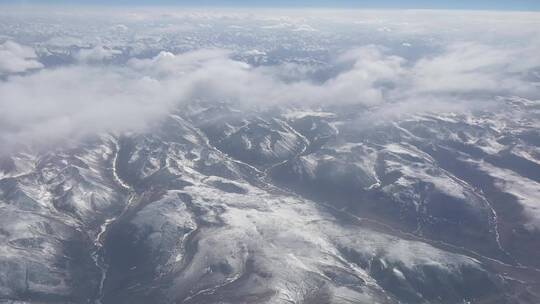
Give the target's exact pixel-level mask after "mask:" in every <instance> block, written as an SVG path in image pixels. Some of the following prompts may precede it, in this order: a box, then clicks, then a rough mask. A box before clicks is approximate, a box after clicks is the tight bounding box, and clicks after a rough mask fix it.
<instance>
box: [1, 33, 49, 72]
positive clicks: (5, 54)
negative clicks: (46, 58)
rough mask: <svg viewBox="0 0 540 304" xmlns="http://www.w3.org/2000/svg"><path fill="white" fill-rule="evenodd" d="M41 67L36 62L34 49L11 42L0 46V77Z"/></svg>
mask: <svg viewBox="0 0 540 304" xmlns="http://www.w3.org/2000/svg"><path fill="white" fill-rule="evenodd" d="M42 67H43V65H42V64H41V63H40V62H39V61H37V56H36V53H35V51H34V49H32V48H30V47H26V46H22V45H19V44H17V43H15V42H13V41H6V42H4V43H3V44H0V76H1V75H2V74H10V73H20V72H25V71H27V70H31V69H40V68H42Z"/></svg>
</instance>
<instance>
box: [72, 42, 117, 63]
mask: <svg viewBox="0 0 540 304" xmlns="http://www.w3.org/2000/svg"><path fill="white" fill-rule="evenodd" d="M120 54H122V51H120V50H115V49H110V48H106V47H103V46H100V45H98V46H95V47H93V48H90V49H80V50H79V51H78V52H77V53H76V54H75V55H74V57H75V59H77V60H78V61H80V62H86V63H93V62H94V63H95V62H101V61H104V60H110V59H112V58H113V57H114V56H116V55H120Z"/></svg>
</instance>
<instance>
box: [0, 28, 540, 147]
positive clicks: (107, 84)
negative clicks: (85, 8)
mask: <svg viewBox="0 0 540 304" xmlns="http://www.w3.org/2000/svg"><path fill="white" fill-rule="evenodd" d="M215 31H217V32H215ZM212 32H215V33H216V34H219V33H220V31H219V30H215V29H213V30H212ZM319 34H320V33H318V32H317V34H313V35H319ZM310 35H311V34H310ZM321 35H322V34H321ZM422 35H424V34H422ZM518 36H519V35H518ZM405 37H408V36H403V38H405ZM216 39H217V38H216ZM306 39H308V38H306ZM520 39H522V37H520ZM402 40H404V39H402ZM537 41H538V40H536V39H535V38H534V37H533V36H530V41H529V43H527V44H503V43H487V42H483V41H473V40H467V41H462V40H456V41H448V42H446V43H445V44H444V46H442V47H440V49H439V50H438V51H437V52H436V53H433V52H432V53H423V52H419V54H420V55H419V56H418V58H415V59H411V58H408V57H407V56H404V55H402V54H399V52H398V51H397V49H395V48H396V47H395V46H388V45H385V44H384V43H380V44H368V45H363V46H355V45H347V46H345V47H344V48H342V50H341V51H339V52H335V53H332V54H331V55H332V56H331V57H330V59H329V60H328V62H326V63H325V64H324V65H323V69H326V70H330V71H332V73H330V74H329V75H330V76H328V77H326V78H324V80H323V81H320V80H317V79H314V78H313V77H312V76H310V74H309V73H305V74H303V73H302V72H298V71H311V70H312V69H313V67H307V65H306V64H305V63H302V62H301V61H297V62H280V63H277V64H273V65H265V66H258V65H252V64H249V63H247V62H248V61H245V60H242V59H239V58H238V56H237V55H238V54H246V53H247V52H246V51H245V50H241V49H240V50H234V49H229V50H227V49H222V48H212V49H208V48H201V49H196V50H192V51H177V52H172V51H160V52H158V53H157V55H153V56H149V57H142V58H137V57H133V58H129V57H132V56H129V53H126V51H125V49H126V48H124V50H123V51H120V50H119V48H113V47H110V46H105V45H104V44H103V43H102V42H100V43H96V45H95V46H92V47H85V48H83V49H80V50H78V51H76V52H74V53H73V55H72V56H73V58H74V59H75V63H73V64H69V65H61V66H59V67H55V68H45V69H41V70H38V69H40V68H42V67H43V64H42V63H40V62H39V61H38V58H37V55H36V52H35V51H34V50H33V49H32V48H30V47H27V46H21V45H19V44H16V43H14V42H9V41H8V42H5V43H4V44H2V45H0V72H3V73H5V74H6V75H8V76H7V78H6V79H5V80H3V81H0V109H1V111H0V141H1V142H2V143H3V148H2V149H3V150H4V152H5V151H6V150H9V149H12V148H13V147H17V146H20V145H28V144H30V143H33V144H37V145H39V144H41V143H49V144H50V143H56V142H61V141H62V140H65V139H67V138H69V139H78V138H82V137H85V136H90V135H94V134H99V133H103V132H126V131H138V130H142V129H144V128H146V127H148V126H150V125H151V124H152V123H153V122H155V121H158V120H159V119H160V118H161V117H163V116H165V115H167V114H168V113H170V112H171V111H173V110H174V109H175V108H176V107H177V106H178V105H179V104H182V103H186V102H190V101H193V100H204V101H219V102H222V101H225V102H231V103H235V104H236V105H238V106H245V107H250V106H256V107H264V106H274V105H295V106H315V105H316V106H329V105H338V104H362V105H365V106H367V107H379V108H381V111H380V112H381V113H386V114H388V115H386V116H387V117H388V116H392V115H399V114H401V113H407V112H410V111H422V110H423V111H428V110H436V109H439V108H440V107H444V106H445V105H446V106H449V108H452V109H455V108H456V107H459V106H461V107H465V108H467V107H469V106H472V105H475V106H476V105H478V104H482V103H485V102H489V101H490V100H493V99H494V97H495V96H497V95H519V96H525V97H531V98H538V97H540V96H539V85H538V84H539V82H540V77H538V71H539V69H540V57H539V56H537V54H538V51H539V50H540V44H539V43H537ZM298 43H302V42H301V41H300V42H298ZM399 45H402V44H401V43H400V44H399ZM132 46H133V45H132ZM410 47H411V44H409V46H408V48H410ZM250 49H252V48H250ZM266 53H267V52H263V53H261V52H258V53H257V56H261V55H260V54H265V56H266ZM122 56H124V57H126V56H127V58H128V59H126V60H125V61H124V62H123V63H112V62H111V59H112V58H114V57H122ZM2 58H4V59H2ZM29 70H33V71H34V72H31V73H25V74H16V73H18V72H24V71H29ZM292 71H294V73H293V72H292ZM291 74H294V77H289V76H290V75H291Z"/></svg>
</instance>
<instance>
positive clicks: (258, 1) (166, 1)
mask: <svg viewBox="0 0 540 304" xmlns="http://www.w3.org/2000/svg"><path fill="white" fill-rule="evenodd" d="M0 4H16V5H17V4H41V5H47V4H62V5H65V4H68V5H107V6H110V5H122V6H141V5H153V6H159V5H166V6H169V5H178V6H190V7H193V6H194V7H197V6H216V7H229V6H230V7H335V8H409V9H471V10H522V11H529V10H535V11H537V10H540V1H539V0H406V1H404V0H309V1H308V0H295V1H291V0H155V1H150V0H116V1H112V0H0Z"/></svg>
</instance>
